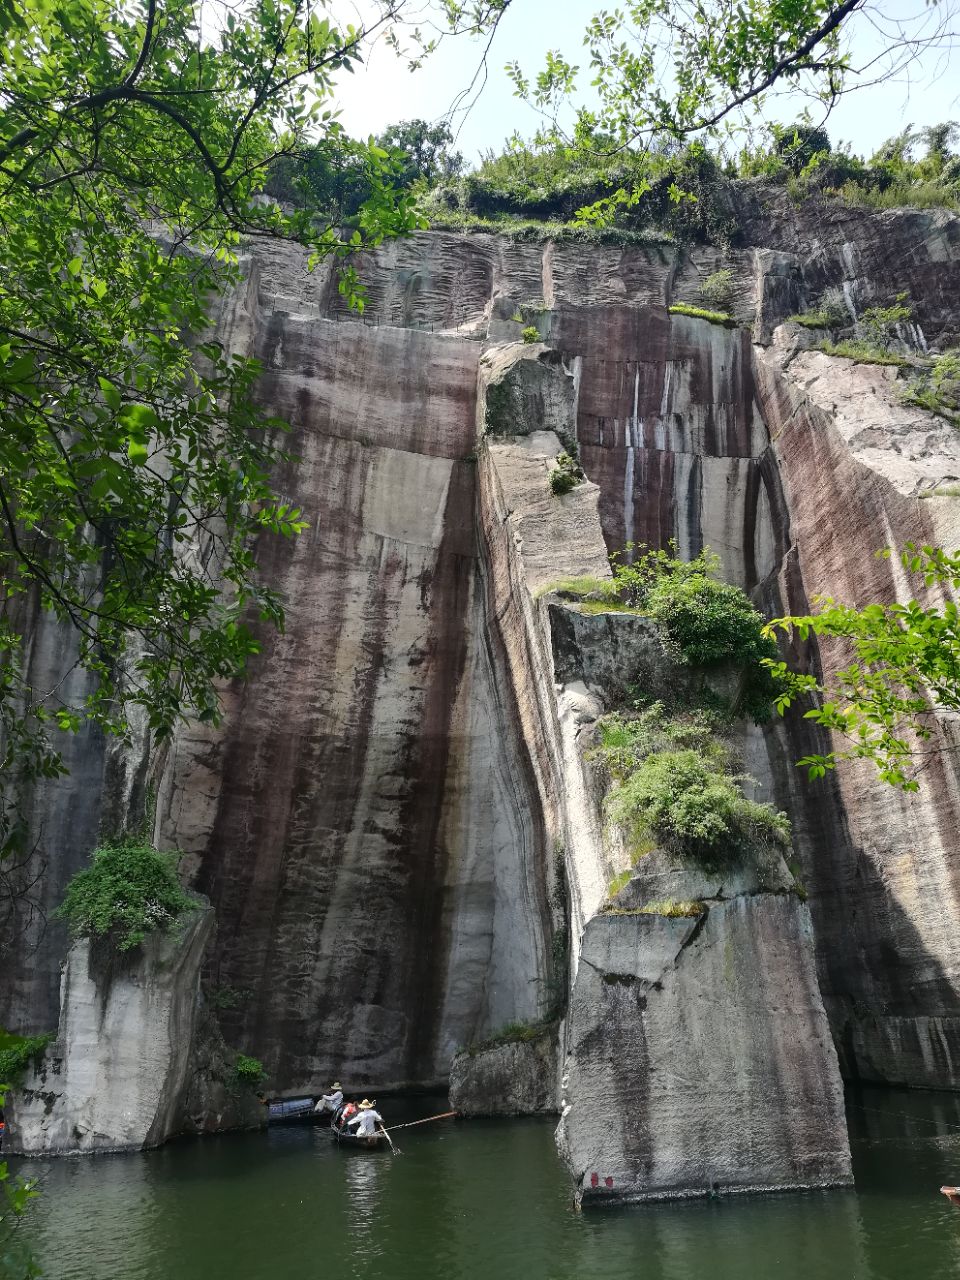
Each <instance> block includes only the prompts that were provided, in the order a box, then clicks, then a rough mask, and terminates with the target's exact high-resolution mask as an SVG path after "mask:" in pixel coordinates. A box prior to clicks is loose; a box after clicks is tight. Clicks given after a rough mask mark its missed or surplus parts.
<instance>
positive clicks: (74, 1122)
mask: <svg viewBox="0 0 960 1280" xmlns="http://www.w3.org/2000/svg"><path fill="white" fill-rule="evenodd" d="M212 928H213V913H212V912H211V911H210V910H209V908H207V909H204V910H198V911H196V912H195V913H193V914H192V915H191V916H189V917H188V918H187V919H186V920H185V921H184V923H183V925H182V927H181V929H180V930H178V931H177V932H175V933H172V934H160V933H154V934H152V935H151V936H149V937H148V938H147V940H146V941H145V942H144V943H143V944H142V946H141V947H138V948H136V949H135V950H134V951H132V952H130V953H128V954H126V955H123V954H121V953H117V952H116V951H115V950H114V949H113V947H112V944H111V943H110V941H109V940H103V941H98V940H94V941H90V940H88V939H84V940H81V941H79V942H76V943H75V944H74V945H73V947H72V948H71V950H70V954H69V955H68V957H67V961H66V963H65V965H64V968H63V976H62V980H61V996H60V1001H61V1003H60V1025H59V1028H58V1032H57V1038H56V1040H54V1041H53V1043H52V1044H50V1045H49V1046H48V1048H47V1050H46V1053H45V1055H44V1057H43V1060H42V1062H41V1063H40V1064H39V1065H38V1066H37V1067H36V1068H35V1069H34V1070H32V1071H31V1073H30V1074H29V1075H28V1076H27V1078H26V1079H25V1081H24V1082H23V1084H22V1086H21V1087H19V1088H17V1089H16V1090H15V1091H14V1092H13V1093H12V1094H11V1098H10V1100H9V1104H8V1111H7V1132H6V1135H5V1136H6V1139H7V1142H6V1144H5V1145H7V1146H8V1148H9V1149H10V1150H12V1151H14V1152H17V1153H20V1154H23V1155H31V1156H38V1155H65V1154H71V1153H92V1152H99V1151H139V1150H141V1149H143V1148H144V1147H155V1146H158V1145H159V1144H160V1143H162V1142H165V1141H166V1139H167V1138H169V1137H171V1136H173V1135H174V1134H176V1133H179V1132H181V1131H182V1129H183V1126H184V1117H183V1111H184V1103H185V1095H186V1094H187V1090H188V1087H189V1086H190V1085H191V1084H192V1083H193V1080H192V1077H193V1076H194V1075H195V1074H196V1071H195V1063H194V1062H193V1058H194V1052H195V1051H194V1044H195V1031H196V1024H197V1006H198V996H199V986H200V965H201V961H202V958H203V952H204V948H205V947H206V945H207V943H208V942H209V939H210V935H211V931H212ZM225 1110H226V1109H225ZM242 1110H243V1109H242V1108H241V1107H240V1106H237V1105H235V1106H234V1107H233V1109H232V1115H231V1118H232V1119H239V1118H240V1113H241V1111H242ZM259 1110H260V1111H262V1110H263V1108H262V1107H260V1108H259ZM210 1119H211V1120H212V1119H213V1118H212V1117H210ZM223 1121H224V1116H223V1115H221V1116H219V1117H217V1121H215V1123H216V1122H219V1123H217V1127H227V1124H224V1123H223ZM208 1123H209V1120H208ZM241 1123H242V1121H241ZM198 1127H206V1126H205V1125H203V1124H202V1123H201V1125H200V1126H198Z"/></svg>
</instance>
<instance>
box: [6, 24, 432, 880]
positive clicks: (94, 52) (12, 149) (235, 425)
mask: <svg viewBox="0 0 960 1280" xmlns="http://www.w3.org/2000/svg"><path fill="white" fill-rule="evenodd" d="M329 10H330V6H329V4H327V3H325V0H317V2H315V3H313V4H312V5H308V4H307V3H306V0H270V3H268V4H253V3H252V2H251V3H249V4H240V5H238V6H231V8H230V10H229V12H227V13H226V14H225V17H224V18H223V21H222V23H221V24H220V25H219V27H218V28H217V29H216V30H213V29H208V28H205V29H204V31H202V32H201V17H202V15H201V11H200V9H199V8H197V7H194V5H193V4H192V3H191V0H164V3H163V4H158V3H157V2H156V0H133V2H132V3H129V4H127V3H120V2H119V0H49V2H48V3H44V4H32V3H27V0H6V2H5V3H4V4H3V5H2V13H3V18H4V35H5V45H4V51H3V54H2V55H0V57H2V59H3V81H4V94H3V109H2V115H0V221H2V227H3V235H2V237H0V279H2V281H3V287H2V290H0V414H2V416H3V422H4V430H3V433H2V438H0V529H2V534H0V571H2V576H3V579H4V584H5V591H6V595H7V597H8V598H10V597H20V598H21V599H22V603H23V606H24V607H22V608H21V607H16V608H15V609H14V611H13V612H12V613H7V615H6V616H5V619H4V621H3V622H2V624H0V739H2V741H3V749H2V754H0V768H2V773H3V779H4V792H3V801H2V804H0V852H2V853H5V854H7V855H8V856H11V855H13V854H15V853H16V852H17V851H18V850H22V848H23V847H24V825H25V824H24V822H23V813H22V805H21V803H20V800H21V798H22V796H23V795H24V794H25V790H26V788H28V787H29V785H30V783H31V781H32V779H35V778H37V777H53V776H56V775H57V774H59V773H61V772H62V771H63V762H62V758H61V755H60V752H59V750H58V746H57V738H56V735H57V733H58V732H61V731H64V732H76V731H77V730H78V729H79V728H80V727H81V726H82V725H83V723H84V722H93V723H95V724H96V725H98V726H99V727H101V728H103V729H105V730H107V731H109V732H115V733H123V732H124V731H125V727H126V723H127V711H128V709H129V708H130V707H131V705H136V706H139V707H141V708H142V709H143V712H144V713H145V716H146V719H147V721H148V723H149V727H150V728H151V729H152V730H153V731H154V732H155V733H156V734H158V735H163V734H167V733H169V732H170V730H171V727H172V725H173V724H174V723H175V722H176V720H177V719H178V718H179V717H181V716H185V715H187V716H198V717H199V718H201V719H203V720H209V721H215V720H216V719H217V717H218V715H219V703H218V695H217V687H218V685H217V682H219V681H221V680H223V679H225V678H228V677H231V676H234V675H236V674H238V673H239V672H240V671H241V670H242V669H243V667H244V664H245V662H246V660H247V659H248V658H249V656H250V655H251V654H253V653H255V652H256V651H257V649H258V641H257V639H256V638H255V636H254V634H253V632H252V630H251V627H250V622H251V620H252V621H257V620H258V619H259V620H261V621H263V622H266V623H270V624H272V625H274V626H282V622H283V609H282V605H281V602H280V600H279V598H278V597H277V595H276V593H275V592H273V591H271V590H269V589H267V588H265V587H264V586H263V585H262V584H261V583H260V582H259V580H258V576H257V571H256V563H255V555H254V545H253V539H254V537H255V536H257V535H260V536H267V535H269V534H280V535H283V536H291V535H292V534H294V533H296V532H297V531H298V530H299V529H301V528H303V527H304V521H303V519H302V517H301V514H300V512H299V511H297V510H296V509H294V508H291V507H290V506H289V505H288V504H287V503H285V502H283V501H281V499H280V498H279V497H278V496H277V495H276V493H275V492H274V490H273V487H272V484H271V481H270V478H269V476H270V471H271V468H272V467H273V465H274V463H275V462H277V460H278V459H280V458H281V457H282V447H281V445H282V430H281V428H282V424H281V423H280V422H279V421H277V420H276V419H274V418H271V417H269V416H268V415H265V414H264V413H263V412H262V411H260V410H259V409H258V408H257V407H256V405H255V403H254V398H253V392H254V389H255V384H256V380H257V377H258V374H259V366H258V364H257V363H256V361H252V360H247V359H245V358H242V357H239V356H234V355H231V354H230V353H229V352H227V351H225V350H224V349H223V348H221V347H220V346H218V345H217V344H215V343H213V342H211V341H204V338H205V337H208V336H209V335H208V334H207V333H206V330H207V328H208V324H209V318H210V314H211V308H212V305H213V302H214V300H215V298H216V296H217V294H218V293H219V292H221V291H222V290H224V289H225V288H227V287H229V286H230V285H231V284H233V283H234V282H236V281H237V280H238V279H239V276H240V269H239V264H238V251H239V250H238V246H239V244H240V241H241V237H243V236H250V237H257V238H277V239H281V240H291V241H297V242H301V243H304V244H307V245H309V246H311V247H312V251H313V252H312V259H311V260H312V261H313V262H314V263H315V262H317V261H319V260H320V258H321V257H327V256H331V255H332V256H333V257H334V258H336V259H337V260H338V261H340V262H341V263H342V264H344V265H343V267H342V274H341V287H342V291H343V293H344V295H345V296H346V297H347V298H348V299H350V300H353V301H355V302H356V303H357V305H359V304H360V303H361V302H362V298H361V297H360V295H359V292H358V284H357V278H356V274H355V272H353V271H352V270H351V269H350V267H349V266H347V265H345V264H346V263H347V259H348V257H349V255H350V254H352V253H353V252H355V251H356V249H358V248H360V247H362V246H364V245H373V244H376V243H378V242H379V241H381V240H382V239H383V238H384V237H386V236H392V235H396V234H401V233H403V232H404V231H406V230H408V229H410V228H411V227H414V226H417V225H420V223H421V219H420V217H419V215H418V214H417V213H416V212H415V210H414V206H413V197H412V196H410V195H409V194H403V193H398V191H397V190H396V189H395V188H394V186H393V184H392V176H393V171H392V169H391V167H390V158H389V156H388V155H387V154H386V153H385V152H383V151H382V149H380V148H377V147H375V146H365V147H362V146H360V144H349V146H348V143H347V141H346V140H345V139H344V136H343V132H342V129H341V128H340V126H339V125H338V124H337V122H336V120H335V119H334V118H333V115H332V114H331V112H330V111H329V110H328V109H327V108H328V106H329V102H330V99H331V95H332V92H333V77H334V75H335V74H336V73H337V72H339V71H343V70H351V69H352V68H353V67H354V66H355V65H356V64H357V62H358V60H359V58H360V56H361V54H362V52H363V49H364V45H365V42H366V41H367V40H368V39H369V38H370V36H371V35H372V34H373V32H372V31H371V30H366V31H364V30H361V29H355V28H353V27H343V28H341V27H339V26H338V25H337V24H336V22H335V21H334V20H333V19H332V17H331V16H330V11H329ZM378 21H379V18H378V19H376V20H375V24H376V22H378ZM317 138H319V140H320V144H322V145H323V146H324V147H325V148H326V152H327V153H328V154H330V155H336V154H337V152H338V149H346V150H349V153H350V154H351V155H356V154H358V153H359V152H363V154H364V163H365V165H366V167H367V172H368V177H369V179H370V192H369V196H368V198H367V199H366V200H365V202H364V204H363V205H362V207H361V208H359V209H358V210H357V215H356V221H355V228H354V230H353V231H352V232H351V233H349V234H347V235H345V236H344V235H341V233H340V231H339V229H337V228H336V227H335V226H332V225H329V224H328V223H327V222H326V221H325V220H324V219H323V217H322V211H318V210H317V208H316V207H315V205H310V204H307V205H305V206H304V207H303V208H302V209H300V210H298V211H296V212H295V213H293V214H289V215H288V214H285V213H283V212H281V210H280V209H278V208H277V206H276V205H275V204H273V203H271V202H270V201H268V200H264V199H263V198H262V188H263V185H264V182H265V177H266V174H267V172H268V170H269V167H270V165H271V164H272V163H273V162H274V161H275V160H276V159H277V158H278V157H282V156H289V155H293V154H295V153H296V152H297V151H298V149H299V148H300V147H301V146H302V145H304V144H305V143H306V142H307V141H308V140H316V139H317ZM148 227H149V228H152V229H153V230H154V232H155V234H153V235H148V234H145V229H146V228H148ZM34 602H36V604H37V605H38V606H39V607H40V608H42V609H45V610H47V611H50V612H51V613H52V614H53V615H54V616H55V617H56V618H57V620H59V621H60V622H62V623H63V624H65V625H66V626H68V627H70V628H72V630H73V633H74V635H75V638H76V641H77V652H76V654H75V655H73V654H71V652H70V648H69V646H68V647H67V649H66V650H65V654H64V665H63V670H62V671H61V672H60V673H58V678H57V681H56V683H55V684H54V686H53V687H52V688H50V687H44V688H39V687H34V686H33V685H32V683H31V680H30V676H29V674H28V671H27V668H26V663H25V657H24V651H23V631H22V629H21V624H20V622H19V621H14V619H20V618H28V617H29V616H30V615H31V610H32V608H33V607H34ZM71 663H73V664H74V665H75V666H78V667H80V668H81V669H82V670H83V671H84V672H85V673H86V677H87V678H86V679H85V680H80V681H77V680H73V681H71V680H68V679H67V676H68V675H69V671H70V664H71ZM60 676H62V677H63V678H62V679H61V678H60ZM71 689H82V690H84V692H83V693H80V694H78V695H77V696H76V698H71V697H70V694H69V691H70V690H71Z"/></svg>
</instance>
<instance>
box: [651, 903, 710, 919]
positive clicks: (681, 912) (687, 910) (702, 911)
mask: <svg viewBox="0 0 960 1280" xmlns="http://www.w3.org/2000/svg"><path fill="white" fill-rule="evenodd" d="M640 914H641V915H642V916H667V917H668V918H670V919H679V918H681V917H683V918H685V919H694V918H698V917H700V916H703V915H706V914H707V908H706V907H705V906H704V905H703V903H702V902H684V901H679V902H675V901H674V899H673V898H664V899H662V900H661V901H659V902H645V903H644V904H643V906H642V907H641V908H640Z"/></svg>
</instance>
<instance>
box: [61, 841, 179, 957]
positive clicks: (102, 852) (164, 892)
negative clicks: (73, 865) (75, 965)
mask: <svg viewBox="0 0 960 1280" xmlns="http://www.w3.org/2000/svg"><path fill="white" fill-rule="evenodd" d="M178 860H179V855H177V854H175V853H159V852H158V851H157V850H156V849H154V848H152V847H151V846H150V845H148V844H144V843H143V842H142V841H140V840H136V839H129V840H120V841H115V842H110V843H107V844H103V845H101V846H100V847H99V848H98V849H95V850H94V852H93V860H92V862H91V864H90V866H89V867H87V868H85V869H84V870H83V871H78V872H77V874H76V875H75V876H74V877H73V879H72V880H71V881H70V884H69V885H68V886H67V893H66V897H65V898H64V900H63V902H62V903H61V905H60V906H59V907H58V908H57V910H56V912H55V913H54V914H55V915H56V916H57V918H58V919H60V920H66V922H67V923H68V925H69V926H70V931H71V933H72V934H73V935H74V936H75V937H106V936H109V937H111V938H112V939H113V942H114V944H115V945H116V948H117V950H118V951H129V950H131V948H133V947H137V946H139V945H140V944H141V943H142V942H143V941H144V939H145V938H146V937H147V935H148V934H149V933H152V932H153V931H154V930H157V929H160V930H170V929H172V928H173V927H174V926H175V925H176V923H177V920H178V918H179V917H180V916H181V915H183V914H184V912H186V911H190V910H192V909H193V908H194V907H195V906H196V903H195V902H194V900H193V899H192V898H191V897H190V896H189V894H187V893H186V892H185V891H184V889H183V888H181V886H180V882H179V881H178V880H177V872H176V868H177V862H178Z"/></svg>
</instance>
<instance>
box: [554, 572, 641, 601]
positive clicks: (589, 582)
mask: <svg viewBox="0 0 960 1280" xmlns="http://www.w3.org/2000/svg"><path fill="white" fill-rule="evenodd" d="M551 591H555V592H556V593H557V594H558V595H561V596H573V597H575V598H577V599H582V600H612V601H616V600H617V599H618V598H619V594H620V588H619V587H618V586H617V584H616V582H615V581H614V579H613V578H594V577H592V576H590V575H589V574H584V575H583V576H581V577H579V578H560V579H559V580H558V581H557V582H549V583H547V585H546V586H543V587H541V588H540V589H539V590H538V591H537V596H538V597H539V596H543V595H547V593H548V592H551Z"/></svg>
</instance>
